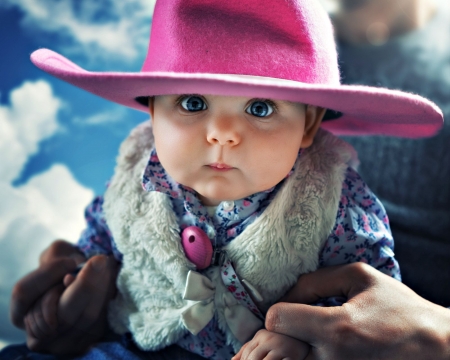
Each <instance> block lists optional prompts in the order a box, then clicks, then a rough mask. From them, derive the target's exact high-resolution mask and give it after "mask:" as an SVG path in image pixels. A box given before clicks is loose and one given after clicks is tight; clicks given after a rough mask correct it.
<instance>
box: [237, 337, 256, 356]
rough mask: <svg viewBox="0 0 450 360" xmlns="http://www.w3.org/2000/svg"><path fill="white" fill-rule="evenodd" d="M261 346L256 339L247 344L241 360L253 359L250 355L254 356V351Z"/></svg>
mask: <svg viewBox="0 0 450 360" xmlns="http://www.w3.org/2000/svg"><path fill="white" fill-rule="evenodd" d="M258 345H259V342H258V341H257V340H255V339H253V340H251V341H249V342H248V343H247V344H245V348H244V349H243V351H242V354H241V358H242V360H249V359H251V357H250V355H251V354H252V352H253V350H255V349H256V348H257V347H258Z"/></svg>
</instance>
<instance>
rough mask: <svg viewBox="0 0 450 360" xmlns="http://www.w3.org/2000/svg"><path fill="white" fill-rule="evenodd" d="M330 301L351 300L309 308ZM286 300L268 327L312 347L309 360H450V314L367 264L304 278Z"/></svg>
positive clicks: (273, 313) (276, 307) (269, 317)
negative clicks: (340, 298)
mask: <svg viewBox="0 0 450 360" xmlns="http://www.w3.org/2000/svg"><path fill="white" fill-rule="evenodd" d="M331 296H345V297H347V299H348V301H347V302H346V303H345V304H343V305H342V306H337V307H328V308H325V307H318V306H310V305H304V304H308V303H313V302H315V301H317V300H318V299H320V298H324V297H331ZM283 300H284V301H286V302H282V303H278V304H275V305H273V306H272V307H271V308H270V309H269V311H268V313H267V317H266V328H267V329H268V330H269V331H273V332H277V333H280V334H284V335H288V336H291V337H294V338H297V339H299V340H302V341H305V342H307V343H309V344H310V345H311V346H312V349H311V352H310V353H309V355H308V357H307V359H308V360H313V359H314V360H329V359H333V360H340V359H345V360H353V359H373V360H378V359H380V360H381V359H383V360H389V359H395V360H402V359H408V360H410V359H415V360H420V359H433V360H438V359H439V360H440V359H447V360H448V359H450V310H449V309H446V308H443V307H441V306H438V305H435V304H433V303H431V302H429V301H427V300H425V299H423V298H421V297H420V296H418V295H417V294H416V293H415V292H413V291H412V290H411V289H409V288H408V287H407V286H405V285H403V284H402V283H401V282H399V281H397V280H395V279H392V278H390V277H389V276H387V275H384V274H383V273H381V272H379V271H377V270H375V269H374V268H372V267H370V266H368V265H366V264H363V263H354V264H349V265H341V266H336V267H328V268H323V269H320V270H317V271H316V272H314V273H310V274H306V275H303V276H301V277H300V279H299V281H298V283H297V284H296V285H295V286H294V288H293V289H292V290H291V291H290V292H289V293H288V294H287V296H286V297H285V298H284V299H283ZM296 303H300V304H296Z"/></svg>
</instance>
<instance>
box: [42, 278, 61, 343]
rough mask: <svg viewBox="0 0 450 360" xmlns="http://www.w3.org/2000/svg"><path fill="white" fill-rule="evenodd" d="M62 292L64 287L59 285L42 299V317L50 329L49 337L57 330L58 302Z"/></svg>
mask: <svg viewBox="0 0 450 360" xmlns="http://www.w3.org/2000/svg"><path fill="white" fill-rule="evenodd" d="M63 291H64V286H63V285H61V284H59V285H56V286H54V287H53V288H51V289H50V290H49V291H48V292H46V293H45V294H44V296H43V297H42V315H43V318H44V321H45V322H46V324H47V325H48V327H49V329H50V335H52V334H54V332H55V331H56V329H57V328H58V313H57V310H58V302H59V299H60V297H61V294H62V293H63Z"/></svg>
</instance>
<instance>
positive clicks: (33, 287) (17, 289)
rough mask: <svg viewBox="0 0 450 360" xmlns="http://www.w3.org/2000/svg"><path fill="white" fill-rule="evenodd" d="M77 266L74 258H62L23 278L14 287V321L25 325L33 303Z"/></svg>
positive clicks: (11, 307)
mask: <svg viewBox="0 0 450 360" xmlns="http://www.w3.org/2000/svg"><path fill="white" fill-rule="evenodd" d="M75 268H76V263H75V261H74V260H73V259H68V258H60V259H55V260H53V261H51V262H49V263H46V264H44V265H42V266H40V267H39V268H38V269H37V270H35V271H33V272H31V273H30V274H28V275H27V276H25V277H24V278H22V279H21V280H20V281H19V282H18V283H17V284H16V285H15V286H14V288H13V292H12V296H11V305H10V318H11V321H12V323H13V324H14V325H15V326H17V327H20V328H23V327H24V323H23V318H24V317H25V314H26V313H27V312H28V310H29V309H30V307H31V305H32V304H33V303H34V302H35V301H36V300H37V299H38V298H39V297H41V296H42V295H43V294H44V293H45V292H46V291H47V290H48V289H50V288H51V287H52V286H54V285H56V284H58V283H60V282H61V281H62V279H63V278H64V276H65V275H66V274H67V273H69V272H71V271H73V270H74V269H75Z"/></svg>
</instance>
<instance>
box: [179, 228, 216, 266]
mask: <svg viewBox="0 0 450 360" xmlns="http://www.w3.org/2000/svg"><path fill="white" fill-rule="evenodd" d="M181 245H182V246H183V249H184V253H185V254H186V257H187V258H188V259H189V261H191V262H192V263H194V264H195V266H196V267H197V269H199V270H202V269H206V268H207V267H208V266H209V265H211V259H212V255H213V247H212V245H211V241H210V240H209V238H208V236H207V235H206V233H205V232H204V231H203V230H202V229H200V228H198V227H197V226H189V227H187V228H186V229H184V230H183V232H182V233H181Z"/></svg>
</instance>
